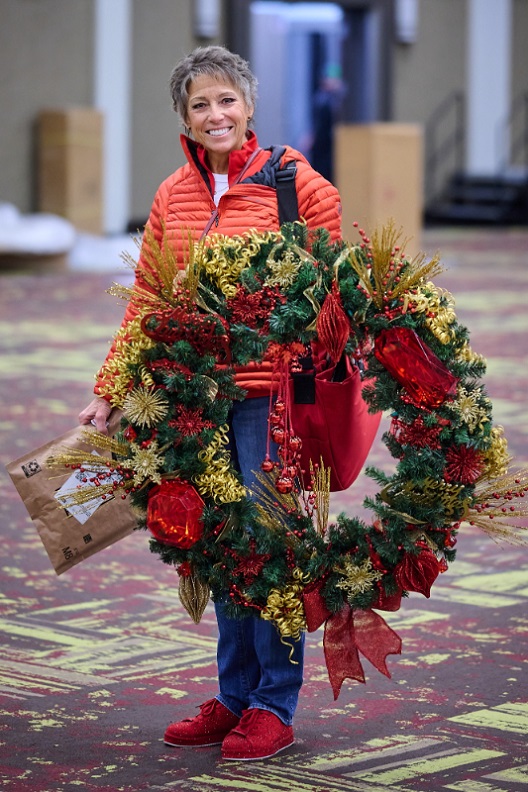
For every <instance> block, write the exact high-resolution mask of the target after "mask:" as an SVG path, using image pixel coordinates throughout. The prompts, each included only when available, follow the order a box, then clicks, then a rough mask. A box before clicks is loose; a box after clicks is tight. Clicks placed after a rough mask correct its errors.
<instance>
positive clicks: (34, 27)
mask: <svg viewBox="0 0 528 792" xmlns="http://www.w3.org/2000/svg"><path fill="white" fill-rule="evenodd" d="M65 6H67V8H68V13H65ZM92 30H93V4H92V0H75V2H71V0H46V2H40V1H39V0H0V74H1V75H2V79H0V108H1V114H2V115H1V119H0V202H2V201H7V202H8V203H13V204H15V206H17V207H18V208H19V209H20V210H21V211H24V212H27V211H30V210H32V209H34V208H35V167H34V163H35V146H34V122H35V118H36V115H37V112H38V111H39V110H40V109H41V108H46V107H52V108H53V107H64V106H66V105H86V104H88V105H90V104H91V102H92V84H93V80H92V72H93V68H92V67H93V64H92V52H93V46H92Z"/></svg>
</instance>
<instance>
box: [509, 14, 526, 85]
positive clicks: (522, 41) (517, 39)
mask: <svg viewBox="0 0 528 792" xmlns="http://www.w3.org/2000/svg"><path fill="white" fill-rule="evenodd" d="M527 40H528V0H513V52H512V98H515V97H516V96H518V95H519V94H520V93H521V92H524V93H528V46H527Z"/></svg>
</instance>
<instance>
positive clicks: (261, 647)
mask: <svg viewBox="0 0 528 792" xmlns="http://www.w3.org/2000/svg"><path fill="white" fill-rule="evenodd" d="M256 86H257V81H256V79H255V77H254V75H253V74H252V73H251V71H250V69H249V65H248V63H247V62H246V61H244V60H243V59H242V58H240V57H239V56H238V55H235V54H233V53H231V52H229V51H228V50H226V49H224V48H223V47H219V46H210V47H201V48H198V49H196V50H194V52H192V53H191V54H190V55H189V56H187V57H186V58H184V59H183V60H181V61H180V62H179V63H178V64H177V65H176V67H175V69H174V71H173V73H172V76H171V83H170V87H171V94H172V100H173V105H174V108H175V110H176V111H177V112H178V113H179V115H180V117H181V119H182V121H183V123H184V125H185V131H186V133H187V134H186V135H182V136H181V144H182V147H183V150H184V152H185V155H186V157H187V163H186V164H185V165H184V166H183V167H181V168H179V169H178V170H177V171H176V172H175V173H173V174H172V175H171V176H169V178H168V179H166V180H165V181H164V182H163V183H162V184H161V186H160V187H159V189H158V191H157V193H156V196H155V198H154V202H153V205H152V209H151V212H150V216H149V219H148V223H147V227H148V228H149V229H150V232H151V233H152V234H153V235H154V237H155V239H156V241H157V243H158V244H159V245H163V244H168V243H167V239H168V240H170V244H171V245H173V246H174V248H175V250H176V253H177V258H178V261H179V262H180V265H181V267H182V269H183V268H184V261H185V244H186V243H187V244H188V242H187V240H188V233H189V230H190V231H191V234H192V236H193V238H194V240H195V241H197V240H199V239H200V238H201V237H202V236H204V235H206V234H212V233H221V234H225V235H228V236H233V235H235V234H243V233H244V232H245V231H247V230H248V229H250V228H251V229H256V230H258V231H266V230H278V229H279V227H280V226H279V215H278V206H277V193H276V190H275V171H274V170H273V167H272V165H273V162H272V159H273V157H272V152H271V151H270V150H269V149H268V150H263V149H261V148H260V147H259V145H258V141H257V138H256V136H255V134H254V132H252V131H250V129H249V126H250V124H251V121H252V118H253V113H254V108H255V101H256ZM292 160H293V161H295V163H296V191H297V200H298V207H299V216H300V218H302V219H303V220H304V221H305V222H306V223H307V225H308V227H309V228H317V227H320V226H324V227H326V228H327V229H328V230H329V232H330V235H331V237H332V239H334V240H336V239H338V238H340V234H341V211H340V199H339V195H338V193H337V190H336V189H335V187H333V186H332V185H331V184H330V183H329V182H327V181H326V180H325V179H324V178H323V177H322V176H320V174H318V173H316V172H315V171H314V170H313V169H312V168H311V167H310V165H309V164H308V162H307V160H306V159H305V158H304V157H303V155H302V154H300V153H299V152H297V151H295V150H293V149H291V148H289V147H286V148H285V149H284V153H283V154H282V157H281V159H280V162H278V163H277V165H278V167H283V166H284V165H285V164H286V163H288V162H291V161H292ZM150 266H152V265H150ZM148 267H149V264H148V263H147V257H146V256H145V251H142V254H141V255H140V259H139V262H138V267H137V271H136V284H137V285H138V286H139V287H142V288H149V287H148V285H147V283H146V282H145V280H144V273H145V271H146V269H147V268H148ZM135 312H136V309H135V308H134V305H133V304H132V303H130V304H129V305H128V307H127V310H126V313H125V318H124V324H126V323H128V322H130V321H131V320H132V319H133V318H134V316H135ZM111 356H112V350H111V351H110V353H109V356H108V358H107V361H106V363H107V362H108V361H109V359H111ZM105 368H106V364H105V365H103V367H102V369H101V372H100V374H99V378H98V382H97V385H96V388H95V392H96V394H97V396H96V398H95V399H94V400H93V401H92V403H91V404H90V405H89V406H88V407H87V408H86V409H85V410H84V411H83V412H82V413H81V414H80V416H79V420H80V422H81V423H83V424H84V423H88V422H90V421H92V420H93V422H94V423H95V425H96V427H97V429H99V430H100V431H105V426H106V420H107V418H108V415H109V413H110V411H111V409H112V407H111V404H110V403H109V402H108V401H107V400H106V399H105V398H104V395H105V387H104V385H105ZM236 382H237V384H238V385H239V386H241V387H242V388H244V389H245V390H246V392H247V397H246V399H245V400H244V401H242V402H236V403H235V404H234V406H233V409H232V412H231V416H230V446H229V448H230V452H231V458H232V463H233V464H234V465H235V466H236V467H238V469H239V470H240V472H241V473H242V477H243V480H244V482H245V483H246V484H247V485H248V486H250V485H251V480H252V471H254V470H258V469H259V468H260V464H261V462H262V460H263V459H264V456H265V453H266V439H267V428H268V427H267V418H268V408H269V394H270V388H272V371H271V365H267V364H265V363H262V364H258V365H257V364H252V365H248V366H244V367H239V368H237V369H236ZM215 607H216V614H217V620H218V630H219V638H218V654H217V657H218V676H219V693H218V695H217V696H216V698H214V699H211V700H210V701H208V702H206V703H205V704H203V705H202V706H201V707H200V713H199V714H198V715H197V716H195V717H194V718H189V719H186V720H183V721H181V722H178V723H173V724H171V725H170V726H169V727H168V728H167V731H166V733H165V743H166V744H167V745H171V746H205V745H214V744H219V743H222V756H223V758H224V759H243V760H251V759H263V758H267V757H269V756H273V755H274V754H276V753H277V752H278V751H281V750H282V749H284V748H286V747H287V746H288V745H291V744H292V743H293V729H292V720H293V715H294V712H295V708H296V705H297V699H298V695H299V690H300V688H301V685H302V681H303V680H302V672H303V662H302V661H303V641H302V640H299V641H297V642H296V644H295V653H294V656H293V658H292V659H293V661H294V662H291V661H290V658H289V648H288V647H286V646H284V645H283V644H282V643H281V641H280V636H279V633H278V631H277V630H276V628H275V627H274V625H273V624H272V623H270V622H267V621H264V620H263V619H260V618H258V617H251V618H246V619H241V620H237V619H232V618H228V617H227V616H226V615H225V607H224V605H223V604H222V603H221V602H220V603H216V605H215Z"/></svg>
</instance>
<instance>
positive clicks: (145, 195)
mask: <svg viewBox="0 0 528 792" xmlns="http://www.w3.org/2000/svg"><path fill="white" fill-rule="evenodd" d="M192 2H193V0H183V2H182V0H179V2H177V3H175V2H174V0H156V2H155V3H152V2H145V0H134V13H133V16H134V31H133V36H134V41H133V66H132V69H133V79H132V84H133V91H132V179H131V192H132V194H131V196H130V207H131V219H133V220H136V219H137V220H141V219H145V218H146V216H147V214H148V211H149V209H150V205H151V203H152V198H153V197H154V192H155V190H156V188H157V187H158V185H159V184H160V182H161V181H162V180H163V179H164V178H165V177H166V176H168V175H169V174H170V173H172V171H173V170H175V169H176V168H177V167H178V166H179V165H182V164H183V155H182V153H181V148H180V143H179V135H180V132H182V131H183V130H182V127H181V126H180V123H179V119H178V116H177V115H176V113H175V112H174V111H173V109H172V105H171V98H170V92H169V78H170V74H171V71H172V68H173V66H174V64H175V63H176V61H177V60H178V59H179V58H181V57H183V56H184V55H185V54H186V53H187V52H190V51H191V50H192V49H193V47H195V46H196V44H197V42H196V40H195V39H194V37H193V31H192V24H191V22H192V17H191V4H192Z"/></svg>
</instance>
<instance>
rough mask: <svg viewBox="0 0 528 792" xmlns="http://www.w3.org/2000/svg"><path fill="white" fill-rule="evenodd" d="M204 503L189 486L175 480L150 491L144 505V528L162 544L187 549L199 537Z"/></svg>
mask: <svg viewBox="0 0 528 792" xmlns="http://www.w3.org/2000/svg"><path fill="white" fill-rule="evenodd" d="M203 508H204V502H203V500H202V499H201V497H200V495H199V494H198V493H197V492H196V490H195V489H194V487H193V486H192V485H191V484H188V483H187V482H186V481H180V480H179V479H170V480H168V481H162V483H161V484H158V485H156V486H154V487H152V489H151V491H150V493H149V499H148V504H147V528H148V529H149V530H150V532H151V533H152V535H153V536H154V538H155V539H157V540H158V541H160V542H163V543H164V544H169V545H174V546H176V547H181V548H184V549H187V548H188V547H191V546H192V545H193V544H194V543H195V542H197V541H198V539H200V537H201V536H202V534H203V522H202V515H203Z"/></svg>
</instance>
